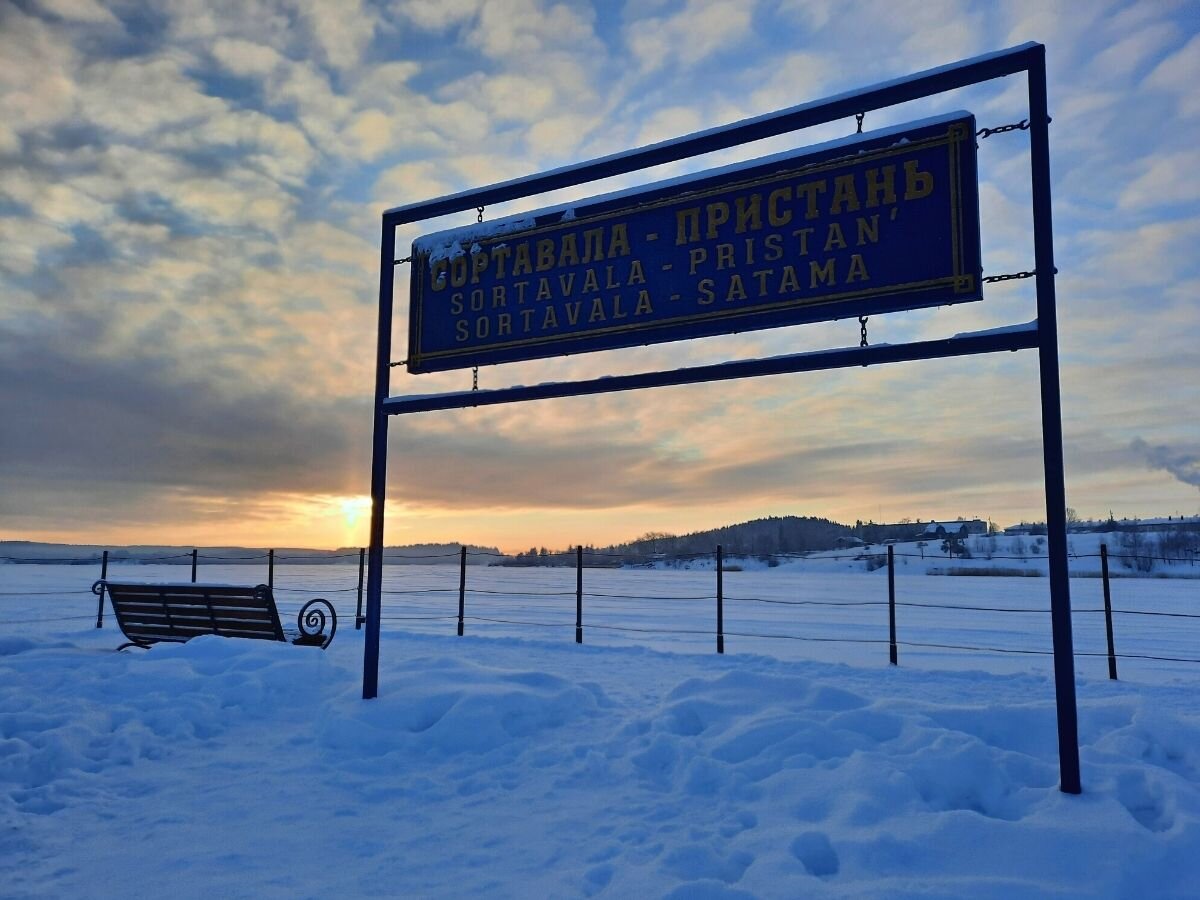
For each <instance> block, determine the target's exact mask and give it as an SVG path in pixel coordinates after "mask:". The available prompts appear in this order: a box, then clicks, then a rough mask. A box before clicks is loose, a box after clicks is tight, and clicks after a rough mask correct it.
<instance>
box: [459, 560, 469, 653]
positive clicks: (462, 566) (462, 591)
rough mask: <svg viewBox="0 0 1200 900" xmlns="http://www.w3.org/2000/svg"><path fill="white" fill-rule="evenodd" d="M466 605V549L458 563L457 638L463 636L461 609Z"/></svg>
mask: <svg viewBox="0 0 1200 900" xmlns="http://www.w3.org/2000/svg"><path fill="white" fill-rule="evenodd" d="M466 605H467V548H466V547H465V546H464V547H463V548H462V555H461V556H460V557H459V561H458V636H459V637H462V636H463V608H464V607H465V606H466Z"/></svg>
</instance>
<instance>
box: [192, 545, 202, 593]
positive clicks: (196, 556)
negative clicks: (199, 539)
mask: <svg viewBox="0 0 1200 900" xmlns="http://www.w3.org/2000/svg"><path fill="white" fill-rule="evenodd" d="M199 554H200V551H199V550H197V549H196V548H195V547H193V548H192V584H195V583H196V560H197V559H199Z"/></svg>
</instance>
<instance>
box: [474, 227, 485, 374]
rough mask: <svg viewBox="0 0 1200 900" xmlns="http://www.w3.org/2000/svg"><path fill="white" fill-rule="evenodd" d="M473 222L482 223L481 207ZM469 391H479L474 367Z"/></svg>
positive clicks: (476, 368) (476, 370)
mask: <svg viewBox="0 0 1200 900" xmlns="http://www.w3.org/2000/svg"><path fill="white" fill-rule="evenodd" d="M475 221H476V222H482V221H483V207H482V206H477V207H475ZM471 390H473V391H477V390H479V366H475V367H474V368H472V369H471Z"/></svg>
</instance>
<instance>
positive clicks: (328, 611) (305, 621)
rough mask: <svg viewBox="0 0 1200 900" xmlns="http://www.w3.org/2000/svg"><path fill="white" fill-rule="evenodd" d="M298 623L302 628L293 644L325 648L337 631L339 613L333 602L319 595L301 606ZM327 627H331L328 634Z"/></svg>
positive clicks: (297, 617)
mask: <svg viewBox="0 0 1200 900" xmlns="http://www.w3.org/2000/svg"><path fill="white" fill-rule="evenodd" d="M296 625H297V627H298V628H299V629H300V637H298V638H296V639H295V640H294V641H292V643H293V644H303V645H306V646H308V645H312V646H317V647H320V648H321V649H322V650H324V649H325V648H326V647H328V646H329V644H330V642H331V641H332V640H333V636H334V634H336V633H337V613H336V612H334V609H333V604H332V603H330V602H329V601H328V600H325V599H324V598H321V597H318V598H316V599H314V600H309V601H308V602H307V603H305V604H304V606H302V607H300V614H299V615H298V616H296ZM326 628H328V629H329V633H328V634H326V633H325V629H326Z"/></svg>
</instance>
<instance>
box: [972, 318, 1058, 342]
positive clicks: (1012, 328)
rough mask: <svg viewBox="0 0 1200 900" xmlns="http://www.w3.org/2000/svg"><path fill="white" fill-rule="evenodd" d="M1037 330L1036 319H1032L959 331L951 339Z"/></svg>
mask: <svg viewBox="0 0 1200 900" xmlns="http://www.w3.org/2000/svg"><path fill="white" fill-rule="evenodd" d="M1037 330H1038V323H1037V319H1034V320H1032V321H1030V322H1021V323H1020V324H1019V325H1001V326H1000V327H999V328H985V329H983V330H982V331H960V332H959V333H958V334H956V335H954V337H953V338H951V340H955V339H957V338H973V337H984V336H986V335H992V334H1023V333H1025V332H1026V331H1037Z"/></svg>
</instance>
